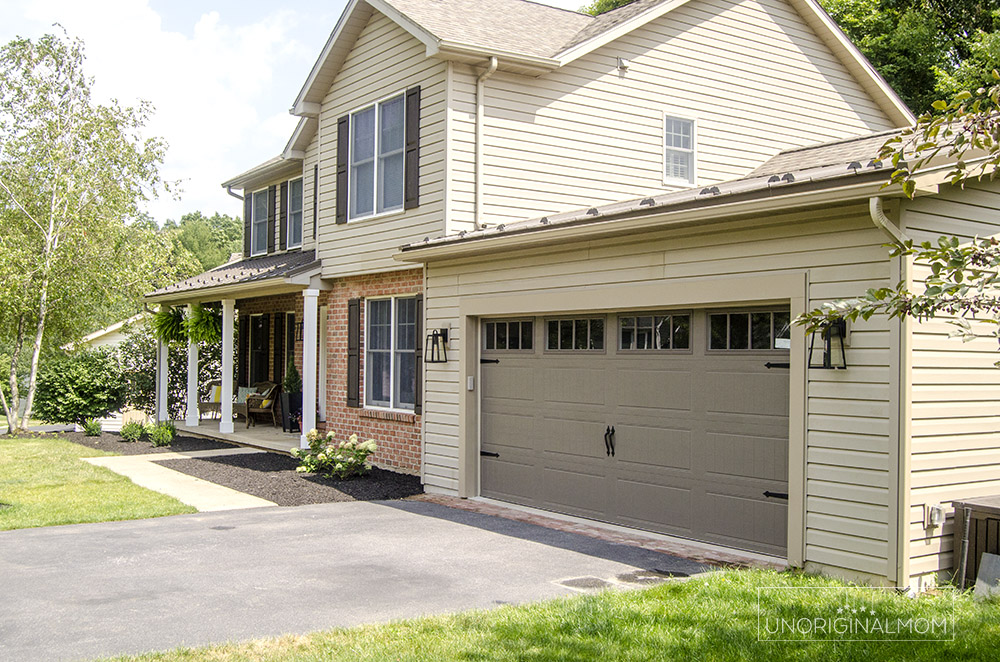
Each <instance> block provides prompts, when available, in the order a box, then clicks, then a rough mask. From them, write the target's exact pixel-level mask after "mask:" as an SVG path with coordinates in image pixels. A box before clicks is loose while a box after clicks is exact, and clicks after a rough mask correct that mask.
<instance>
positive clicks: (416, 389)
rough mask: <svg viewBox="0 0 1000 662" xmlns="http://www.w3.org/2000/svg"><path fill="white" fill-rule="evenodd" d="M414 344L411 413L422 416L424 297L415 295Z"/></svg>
mask: <svg viewBox="0 0 1000 662" xmlns="http://www.w3.org/2000/svg"><path fill="white" fill-rule="evenodd" d="M415 331H416V334H417V337H416V338H415V342H414V344H413V358H414V365H415V366H416V370H414V373H415V375H414V379H415V380H416V381H415V383H414V384H413V413H414V414H422V413H423V412H424V407H423V404H424V403H423V399H424V398H423V395H424V388H423V386H424V295H423V294H418V295H417V326H416V330H415Z"/></svg>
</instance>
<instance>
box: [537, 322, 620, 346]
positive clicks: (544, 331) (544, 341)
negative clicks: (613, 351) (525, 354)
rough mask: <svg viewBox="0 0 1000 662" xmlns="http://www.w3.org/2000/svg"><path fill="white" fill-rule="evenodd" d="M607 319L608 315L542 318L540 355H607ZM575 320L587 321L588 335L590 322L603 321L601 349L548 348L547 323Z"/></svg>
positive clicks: (574, 333)
mask: <svg viewBox="0 0 1000 662" xmlns="http://www.w3.org/2000/svg"><path fill="white" fill-rule="evenodd" d="M608 318H609V315H606V314H605V315H556V316H552V317H544V318H542V353H543V354H557V355H560V356H563V355H569V354H591V355H600V354H607V353H608ZM577 320H587V322H588V324H587V334H588V336H589V335H590V324H589V322H590V321H591V320H603V321H604V347H602V348H601V349H559V348H556V349H552V348H550V347H549V322H564V321H570V322H576V321H577ZM573 336H574V339H575V337H576V328H575V325H574V330H573Z"/></svg>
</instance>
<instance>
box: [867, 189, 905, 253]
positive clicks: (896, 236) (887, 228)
mask: <svg viewBox="0 0 1000 662" xmlns="http://www.w3.org/2000/svg"><path fill="white" fill-rule="evenodd" d="M868 213H869V215H870V216H871V219H872V223H874V224H875V227H877V228H878V229H879V230H881V231H882V232H883V234H885V236H887V237H889V239H891V240H892V243H894V244H896V245H897V246H902V245H904V244H905V243H906V242H907V241H909V240H910V238H909V237H907V236H906V235H905V234H903V233H902V232H901V231H900V229H899V228H897V227H896V224H895V223H893V222H892V221H891V220H889V217H888V216H886V215H885V210H884V209H883V207H882V198H881V197H880V196H877V195H876V196H875V197H873V198H869V199H868Z"/></svg>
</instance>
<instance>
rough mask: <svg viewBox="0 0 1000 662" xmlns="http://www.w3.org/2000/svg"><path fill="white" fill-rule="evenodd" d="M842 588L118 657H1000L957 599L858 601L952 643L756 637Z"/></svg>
mask: <svg viewBox="0 0 1000 662" xmlns="http://www.w3.org/2000/svg"><path fill="white" fill-rule="evenodd" d="M359 582H360V583H359V585H358V590H364V588H363V586H364V583H363V579H359ZM773 586H781V587H788V588H789V589H791V590H783V591H780V592H776V591H769V590H768V589H767V588H765V587H773ZM844 586H845V585H844V584H840V583H838V582H835V581H832V580H827V579H822V578H818V577H812V576H807V575H803V574H799V573H775V572H764V571H726V572H719V573H714V574H712V575H710V576H708V577H706V578H698V579H693V580H691V581H688V582H677V583H671V584H665V585H660V586H657V587H654V588H651V589H646V590H642V591H629V592H605V593H601V594H597V595H589V596H582V597H575V598H568V599H563V600H556V601H552V602H545V603H539V604H534V605H528V606H523V607H503V608H499V609H496V610H492V611H485V612H483V611H479V612H468V613H465V614H459V615H455V616H444V617H434V618H424V619H416V620H410V621H403V622H398V623H391V624H388V625H373V626H368V627H361V628H352V629H345V630H332V631H327V632H318V633H314V634H310V635H306V636H286V637H282V638H277V639H261V640H258V641H253V642H248V643H241V644H229V645H220V646H212V647H207V648H200V649H178V650H175V651H168V652H164V653H152V654H147V655H141V656H138V657H122V658H115V659H116V660H120V661H124V660H135V661H152V660H158V661H170V662H178V661H182V660H183V661H186V662H194V661H195V660H199V661H200V660H212V661H213V662H250V661H253V662H259V661H263V660H268V661H273V662H305V661H310V662H313V661H319V660H324V661H337V660H343V661H345V662H346V661H351V662H363V661H365V660H394V661H395V660H406V661H414V662H416V661H420V662H477V661H479V662H483V661H487V660H498V661H504V662H515V661H516V662H543V661H549V660H567V661H568V660H594V661H600V662H612V661H613V662H618V661H628V662H632V661H636V662H638V661H640V660H642V661H644V662H646V661H649V662H653V661H660V660H663V661H674V660H677V661H687V660H699V661H702V660H707V661H710V662H723V661H728V660H732V661H736V660H763V661H765V662H779V661H782V660H802V661H806V660H823V661H824V662H836V661H840V660H857V661H859V662H861V661H864V662H872V661H875V662H884V661H899V662H904V661H905V662H910V661H912V660H948V661H949V662H954V661H958V660H990V659H997V654H998V653H997V645H998V643H1000V605H998V603H997V602H992V603H988V604H983V603H978V602H975V601H973V600H972V599H971V598H969V597H967V596H961V595H957V594H956V593H955V592H953V591H943V592H942V593H941V594H939V595H935V596H930V595H925V596H922V597H920V598H918V599H911V598H907V597H904V596H900V595H897V594H894V593H892V592H879V594H878V595H876V596H875V597H874V598H872V600H871V601H870V602H867V603H866V604H868V605H869V606H871V607H874V608H875V610H876V612H877V613H878V614H879V617H878V618H879V619H890V618H891V619H893V620H895V619H896V618H901V619H916V620H920V619H938V620H940V619H946V621H947V622H948V623H950V624H952V625H953V628H954V630H953V632H954V633H955V634H954V640H948V641H919V642H913V641H907V642H871V641H868V642H844V641H836V642H835V641H829V640H828V641H800V642H794V643H775V642H761V641H758V617H759V615H760V614H759V613H758V595H759V593H758V591H759V590H761V591H762V593H761V594H762V595H763V596H764V597H763V600H762V602H763V604H764V605H765V610H766V611H765V612H764V613H765V615H766V614H772V613H774V614H781V616H782V617H783V618H784V617H794V618H801V617H806V618H810V619H815V618H827V617H829V616H830V615H832V614H835V613H836V610H837V609H838V608H839V607H840V606H841V605H842V604H843V601H844V599H845V595H847V596H851V595H856V594H854V593H847V592H846V591H844V590H842V589H843V587H844ZM864 595H867V593H865V594H864ZM331 599H337V596H331ZM951 632H952V631H949V633H948V636H949V637H950V635H951Z"/></svg>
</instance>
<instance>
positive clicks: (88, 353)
mask: <svg viewBox="0 0 1000 662" xmlns="http://www.w3.org/2000/svg"><path fill="white" fill-rule="evenodd" d="M125 392H126V389H125V382H124V379H123V378H122V374H121V370H120V369H119V366H118V361H117V360H116V359H115V357H114V356H113V355H112V354H110V353H109V352H107V351H105V350H91V349H85V350H81V351H78V352H74V353H72V354H61V355H60V354H56V355H53V356H51V357H49V358H47V359H46V360H45V362H44V363H43V364H42V366H41V368H40V369H39V371H38V382H37V388H36V390H35V404H34V408H33V411H34V414H35V416H37V417H38V418H40V419H42V420H43V421H50V422H52V423H79V424H81V425H82V424H83V422H84V421H86V420H87V419H90V418H104V417H105V416H107V415H108V414H110V413H111V412H113V411H118V410H119V409H121V408H122V405H123V404H124V403H125Z"/></svg>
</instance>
